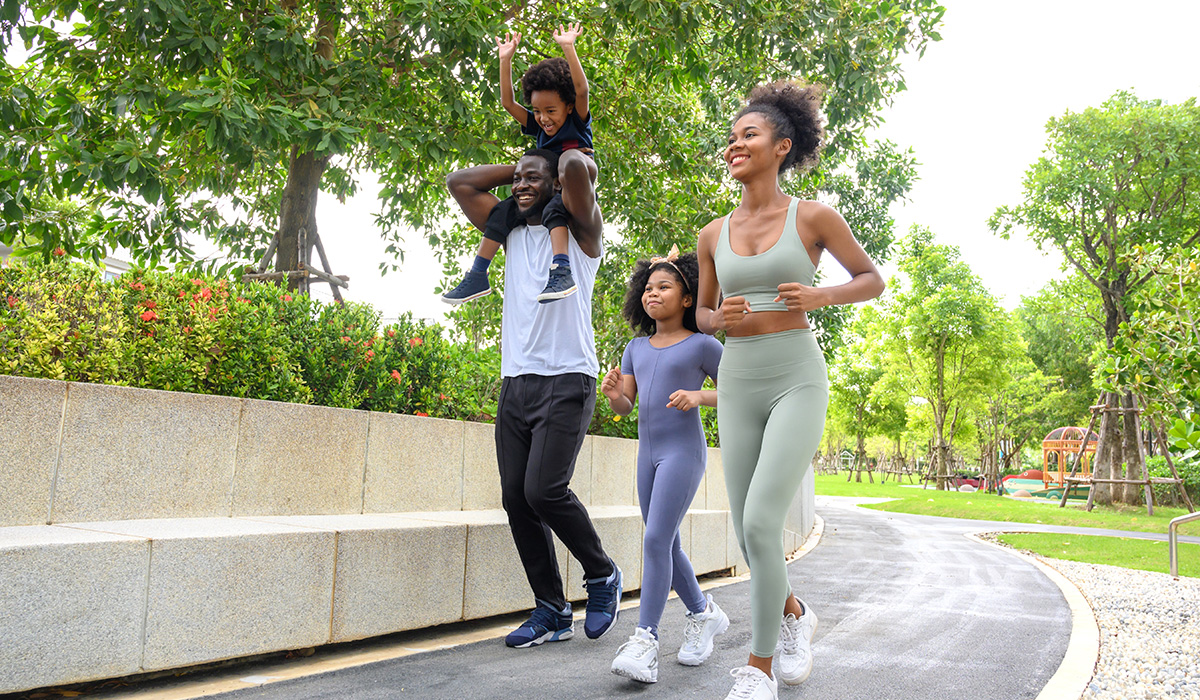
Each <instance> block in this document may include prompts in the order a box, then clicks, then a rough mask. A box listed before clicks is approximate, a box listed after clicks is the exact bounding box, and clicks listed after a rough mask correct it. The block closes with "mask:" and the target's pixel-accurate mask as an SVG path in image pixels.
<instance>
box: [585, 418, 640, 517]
mask: <svg viewBox="0 0 1200 700" xmlns="http://www.w3.org/2000/svg"><path fill="white" fill-rule="evenodd" d="M636 481H637V440H628V439H625V438H613V437H601V436H599V435H593V436H592V497H591V504H592V505H597V506H629V505H637V490H636Z"/></svg>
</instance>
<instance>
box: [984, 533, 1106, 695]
mask: <svg viewBox="0 0 1200 700" xmlns="http://www.w3.org/2000/svg"><path fill="white" fill-rule="evenodd" d="M1016 531H1019V530H1016ZM991 532H1010V531H1009V530H994V529H988V530H980V531H979V532H978V533H968V534H966V535H964V536H965V537H966V538H967V539H970V540H974V541H976V542H979V543H982V544H986V545H988V546H990V547H996V548H997V549H1002V550H1004V551H1006V552H1009V553H1011V554H1015V555H1016V556H1018V557H1021V558H1022V559H1024V560H1025V561H1027V562H1029V563H1030V564H1033V565H1034V566H1036V567H1037V568H1038V570H1040V571H1041V572H1042V573H1043V574H1045V575H1046V578H1048V579H1050V581H1051V582H1053V583H1054V585H1056V586H1058V589H1059V590H1060V591H1062V594H1063V597H1064V598H1066V600H1067V605H1068V606H1070V608H1071V638H1070V641H1069V642H1068V643H1067V652H1066V654H1064V655H1063V660H1062V663H1060V664H1059V665H1058V670H1057V671H1055V672H1054V675H1053V676H1051V677H1050V681H1049V682H1048V683H1047V684H1046V687H1044V688H1042V692H1041V693H1039V694H1038V696H1037V700H1064V698H1081V697H1083V694H1084V692H1085V691H1087V687H1088V683H1090V682H1091V680H1092V676H1094V675H1095V673H1096V664H1097V663H1099V660H1100V625H1099V624H1098V623H1097V622H1096V616H1095V614H1094V613H1093V612H1092V606H1091V604H1089V603H1088V601H1087V598H1085V597H1084V595H1083V592H1082V591H1080V590H1079V587H1078V586H1076V585H1075V584H1074V583H1072V582H1071V580H1070V579H1068V578H1067V577H1066V576H1063V575H1062V574H1061V573H1059V571H1058V569H1055V568H1054V567H1053V566H1050V565H1049V564H1047V563H1046V562H1044V561H1042V560H1041V559H1039V558H1038V557H1035V556H1033V555H1031V554H1026V553H1025V552H1022V551H1020V550H1018V549H1014V548H1012V547H1005V546H1003V545H999V544H996V543H995V542H989V541H988V540H986V539H984V538H982V537H980V536H979V535H981V534H984V533H991ZM1012 532H1015V531H1012Z"/></svg>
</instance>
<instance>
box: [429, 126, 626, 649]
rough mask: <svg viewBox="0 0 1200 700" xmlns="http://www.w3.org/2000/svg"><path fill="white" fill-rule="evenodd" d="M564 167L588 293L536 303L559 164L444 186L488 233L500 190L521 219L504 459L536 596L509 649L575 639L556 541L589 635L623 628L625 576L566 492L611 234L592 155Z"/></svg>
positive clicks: (504, 358)
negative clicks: (571, 571)
mask: <svg viewBox="0 0 1200 700" xmlns="http://www.w3.org/2000/svg"><path fill="white" fill-rule="evenodd" d="M561 158H562V161H563V162H562V167H563V170H564V171H566V172H569V173H570V172H571V170H572V169H573V168H579V169H584V170H583V171H582V172H577V173H573V174H574V175H576V176H577V177H572V178H569V179H567V182H568V183H570V184H569V185H568V186H567V187H566V188H563V189H561V193H562V201H563V205H564V207H565V208H566V210H567V213H568V216H569V224H570V226H569V228H570V232H571V236H570V241H569V246H570V258H571V260H572V262H573V263H574V262H575V261H578V266H577V267H575V274H576V279H577V282H578V284H579V293H578V294H574V295H572V296H569V297H566V298H565V299H562V300H559V301H557V302H555V303H553V304H539V303H538V301H537V296H538V293H539V292H540V291H541V288H542V286H543V285H544V284H545V282H546V280H545V271H546V269H547V268H548V267H549V264H550V259H551V257H552V255H553V251H552V249H551V245H550V237H549V232H548V231H547V229H546V227H545V226H542V225H541V217H542V209H543V207H545V205H546V203H547V202H549V201H550V199H551V197H553V195H554V193H555V192H556V191H560V186H559V182H558V179H557V176H558V173H559V156H558V155H557V154H556V153H554V152H552V151H546V150H542V149H530V150H528V151H526V152H525V155H524V156H523V157H522V158H521V159H520V160H519V161H518V162H517V165H516V167H515V168H514V167H512V166H507V165H484V166H479V167H476V168H468V169H466V170H460V171H458V172H455V173H452V174H451V175H450V177H449V178H447V180H446V185H447V187H448V188H449V189H450V193H451V194H452V195H453V196H454V199H455V200H457V201H458V204H459V206H461V207H462V210H463V211H464V212H465V213H466V215H467V218H468V219H470V221H471V223H472V224H474V225H475V226H476V227H477V228H479V229H481V230H482V229H483V227H484V225H485V224H486V223H487V217H488V213H489V212H491V210H492V208H493V207H494V206H496V203H497V202H498V201H499V200H498V199H497V197H496V196H495V195H493V194H492V193H491V190H492V189H494V188H496V187H499V186H501V185H506V184H511V185H512V194H513V198H514V199H515V200H516V204H517V212H518V214H519V216H520V217H521V218H522V219H523V220H524V223H522V224H519V225H518V226H517V227H516V228H514V229H513V230H512V232H511V233H510V234H509V235H508V238H507V241H506V244H505V248H506V252H505V261H504V282H505V293H504V312H503V313H504V317H503V321H502V324H501V335H500V339H501V346H500V347H501V375H502V376H503V382H502V384H501V386H500V400H499V407H498V409H497V415H496V459H497V462H498V463H499V466H500V488H501V493H502V496H503V502H504V510H505V511H506V512H507V513H508V523H509V526H510V527H511V528H512V533H513V540H514V541H515V542H516V545H517V552H518V553H519V554H520V556H521V564H522V565H523V566H524V567H525V575H526V577H527V578H528V580H529V585H530V587H531V588H532V589H533V595H534V599H535V601H536V607H535V608H534V610H533V613H532V614H531V615H530V617H529V620H527V621H526V622H525V623H524V624H522V625H521V626H520V627H518V628H517V629H516V630H514V631H513V632H512V633H510V634H509V635H508V636H507V637H506V638H505V643H506V644H508V645H509V646H511V647H519V648H527V647H532V646H537V645H539V644H542V643H543V642H547V641H550V642H553V641H560V640H564V639H569V638H571V637H572V636H573V635H574V622H573V620H572V618H571V606H570V605H568V604H567V600H566V597H565V596H564V595H563V583H562V578H561V576H560V575H559V569H558V561H557V557H556V556H555V554H554V541H553V538H552V536H551V535H552V533H553V534H554V535H558V538H559V539H560V540H562V542H563V544H565V545H566V546H567V549H568V550H569V551H570V552H571V555H572V556H574V557H575V558H576V559H578V560H579V563H580V564H581V565H582V566H583V572H584V579H585V586H586V588H587V591H588V604H587V617H586V620H585V621H584V632H585V633H586V634H587V636H588V637H589V638H591V639H596V638H599V637H600V636H601V635H603V634H604V633H605V632H607V631H608V630H609V629H611V628H612V626H613V624H614V623H615V622H616V618H617V612H618V606H619V604H620V601H621V583H622V582H621V570H620V569H619V568H618V567H617V565H616V563H614V562H613V561H612V559H610V558H609V556H608V555H607V554H605V552H604V548H603V547H602V546H601V544H600V537H599V536H598V535H597V534H596V529H595V527H593V526H592V521H591V519H590V518H589V517H588V513H587V510H586V509H585V508H584V507H583V504H581V503H580V502H579V499H577V498H576V497H575V494H574V493H572V492H571V490H570V488H569V482H570V480H571V474H572V473H573V472H574V471H575V458H576V456H577V455H578V454H579V448H580V447H581V446H582V445H583V438H584V436H585V435H586V433H587V427H588V424H589V423H590V422H591V419H592V410H593V409H594V408H595V406H596V376H597V375H598V374H599V372H600V364H599V362H598V361H597V359H596V349H595V341H594V338H593V334H592V289H593V287H594V285H595V281H596V271H597V270H598V269H599V267H600V260H601V258H602V257H603V255H604V241H603V225H604V221H603V218H602V217H601V215H600V207H599V206H598V205H597V204H596V197H595V193H594V192H593V190H592V189H591V187H589V186H588V185H589V182H590V181H589V179H588V177H587V172H586V168H587V164H586V162H585V160H584V159H585V158H586V156H583V155H582V154H580V153H579V152H578V151H568V152H566V153H564V154H563V156H562V157H561Z"/></svg>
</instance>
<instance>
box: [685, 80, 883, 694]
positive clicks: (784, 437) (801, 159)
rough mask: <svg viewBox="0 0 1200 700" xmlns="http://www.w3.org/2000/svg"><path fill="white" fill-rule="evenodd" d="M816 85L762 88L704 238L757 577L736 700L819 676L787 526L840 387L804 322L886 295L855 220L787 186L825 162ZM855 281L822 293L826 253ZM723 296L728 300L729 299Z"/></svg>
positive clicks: (727, 448) (737, 496) (703, 291)
mask: <svg viewBox="0 0 1200 700" xmlns="http://www.w3.org/2000/svg"><path fill="white" fill-rule="evenodd" d="M822 95H823V91H822V89H821V88H820V87H819V86H804V85H799V84H796V83H792V82H777V83H772V84H769V85H760V86H758V87H756V88H755V89H754V90H753V91H751V93H750V96H749V98H748V100H747V104H746V107H745V108H744V109H742V111H741V112H740V113H738V115H737V117H736V118H735V119H734V123H733V127H732V129H731V130H730V133H729V144H728V146H727V147H726V148H725V163H726V165H727V166H728V168H729V173H730V175H732V176H733V178H734V179H735V180H737V181H738V182H740V183H741V184H742V198H741V203H740V204H738V206H737V208H736V209H734V210H733V212H731V213H730V214H729V215H728V216H726V217H724V218H722V219H717V220H715V221H713V222H712V223H710V224H709V225H708V226H706V227H705V228H704V230H703V231H701V232H700V238H699V242H698V244H697V255H698V258H699V263H700V290H699V306H698V309H697V311H696V321H697V323H698V325H699V327H700V329H701V330H702V331H703V332H705V333H710V334H711V333H716V332H717V331H722V330H723V331H725V333H726V341H725V352H724V355H723V356H722V359H721V364H720V369H719V370H718V382H717V395H718V401H717V422H718V426H719V428H720V435H721V459H722V461H723V462H724V465H725V486H726V488H727V489H728V491H729V503H730V510H731V511H732V514H733V525H734V530H735V532H736V534H737V538H738V545H739V546H740V547H741V548H742V554H743V555H744V556H745V559H746V562H747V563H748V564H749V565H750V572H751V577H750V613H751V632H752V636H751V644H750V660H749V662H748V663H747V665H746V666H744V667H741V668H738V669H734V670H733V671H732V675H733V676H734V678H735V679H736V682H735V683H734V687H733V690H731V691H730V693H729V695H728V696H727V700H728V699H730V698H750V699H753V700H775V699H776V698H777V697H778V686H777V682H776V679H775V674H774V673H773V672H772V668H771V667H772V660H773V659H774V657H775V656H779V664H778V675H779V678H781V679H782V680H783V681H784V682H785V683H788V684H793V685H794V684H797V683H800V682H802V681H804V679H806V678H808V675H809V673H810V672H811V671H812V651H811V648H810V644H811V641H812V635H813V632H814V631H815V630H816V626H817V616H816V613H815V612H813V611H812V609H810V608H809V607H808V606H807V605H805V604H804V603H803V602H802V601H800V600H799V599H798V598H796V596H795V595H793V594H792V592H791V587H790V585H789V584H788V578H787V569H786V567H785V564H784V553H783V524H784V516H785V514H786V513H787V509H788V507H789V505H790V504H791V502H792V499H793V497H794V496H795V495H796V491H797V490H798V489H799V488H800V483H801V481H802V480H803V478H804V475H805V474H806V473H807V471H808V470H809V469H810V468H811V463H812V458H813V455H814V454H816V451H817V447H818V444H819V443H820V441H821V432H822V429H823V428H824V424H825V408H826V405H827V403H828V399H829V384H828V379H827V377H826V371H825V360H824V357H823V355H822V354H821V348H820V347H819V346H818V345H817V340H816V338H815V337H814V336H813V332H812V329H811V328H810V326H809V322H808V314H807V312H809V311H812V310H814V309H819V308H821V307H823V306H830V305H834V304H848V303H852V302H859V301H866V300H868V299H873V298H875V297H877V296H879V295H880V294H881V293H882V292H883V288H884V283H883V278H882V277H881V276H880V274H879V271H878V270H876V269H875V264H874V263H873V262H871V259H870V258H869V257H868V256H867V254H866V252H865V251H863V249H862V246H860V245H859V244H858V241H856V240H855V239H854V235H853V234H852V233H851V232H850V228H849V226H847V225H846V221H845V220H844V219H843V218H842V217H841V215H840V214H838V213H837V211H835V210H834V209H832V208H831V207H829V206H826V205H824V204H821V203H820V202H814V201H801V200H798V199H794V198H792V197H790V196H788V195H787V194H785V193H784V192H783V190H782V189H781V188H780V186H779V178H780V176H781V175H783V174H784V173H786V172H787V171H789V170H791V169H793V168H800V169H804V168H809V167H811V166H812V165H813V164H815V163H816V161H817V160H818V156H819V154H820V150H821V146H822V140H823V138H824V129H823V127H822V117H821V113H820V102H821V97H822ZM826 250H827V251H829V253H830V254H831V255H832V256H833V257H834V259H836V260H837V261H838V262H839V263H841V265H842V266H843V267H844V268H845V269H846V271H847V272H849V273H850V275H851V278H852V279H851V280H850V281H849V282H847V283H845V284H842V285H837V286H831V287H813V286H812V282H813V275H814V274H815V272H816V268H817V265H818V263H819V262H820V259H821V254H822V252H824V251H826ZM722 292H723V293H724V301H721V295H722Z"/></svg>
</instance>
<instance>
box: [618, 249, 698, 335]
mask: <svg viewBox="0 0 1200 700" xmlns="http://www.w3.org/2000/svg"><path fill="white" fill-rule="evenodd" d="M655 270H666V271H668V272H670V273H671V274H672V275H674V276H675V279H676V280H678V282H679V283H680V284H681V285H682V287H683V293H684V295H686V296H690V297H691V298H692V305H691V306H689V307H687V308H685V309H684V310H683V327H684V328H686V329H688V330H689V331H692V332H693V333H699V332H700V326H698V325H696V292H697V289H698V288H699V286H700V264H699V263H698V262H697V261H696V254H695V253H694V252H692V253H684V254H683V255H680V256H679V257H678V258H675V262H674V264H672V263H669V262H665V261H663V262H658V263H654V264H651V263H650V261H649V260H638V261H637V262H636V263H635V264H634V266H633V274H632V275H631V276H630V277H629V289H627V290H626V291H625V304H624V306H622V307H621V316H622V317H623V318H624V319H625V320H626V321H628V322H629V325H630V327H632V328H633V330H634V331H635V332H637V334H638V335H652V334H653V333H654V329H655V327H656V324H655V322H654V319H652V318H650V316H649V315H648V314H647V313H646V309H645V308H644V307H643V306H642V292H644V291H646V283H647V282H649V281H650V274H651V273H653V272H654V271H655Z"/></svg>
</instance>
